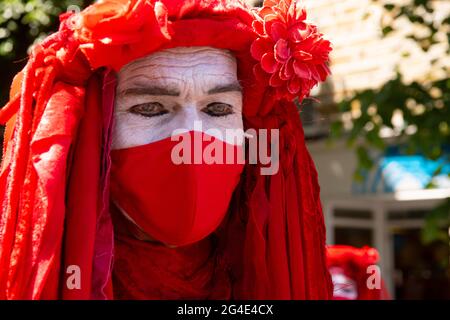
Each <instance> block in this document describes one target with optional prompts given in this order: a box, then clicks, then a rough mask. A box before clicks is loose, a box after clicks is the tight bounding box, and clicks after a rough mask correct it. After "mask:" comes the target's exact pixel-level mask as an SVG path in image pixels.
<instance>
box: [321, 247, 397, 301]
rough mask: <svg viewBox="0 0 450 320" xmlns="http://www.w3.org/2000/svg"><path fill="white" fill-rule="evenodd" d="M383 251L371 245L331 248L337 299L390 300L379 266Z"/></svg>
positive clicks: (331, 269)
mask: <svg viewBox="0 0 450 320" xmlns="http://www.w3.org/2000/svg"><path fill="white" fill-rule="evenodd" d="M378 261H379V254H378V251H377V250H376V249H375V248H371V247H368V246H365V247H362V248H355V247H352V246H346V245H334V246H329V247H328V248H327V264H328V270H329V271H330V274H331V278H332V281H333V286H334V291H333V299H334V300H388V299H390V297H389V293H388V291H387V289H386V287H385V285H384V282H383V279H382V278H381V274H380V269H379V267H378V266H377V263H378Z"/></svg>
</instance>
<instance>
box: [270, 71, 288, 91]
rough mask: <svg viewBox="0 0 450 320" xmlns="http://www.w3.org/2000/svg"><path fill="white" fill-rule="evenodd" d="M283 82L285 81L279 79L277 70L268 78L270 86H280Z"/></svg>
mask: <svg viewBox="0 0 450 320" xmlns="http://www.w3.org/2000/svg"><path fill="white" fill-rule="evenodd" d="M284 83H285V81H283V80H282V79H280V76H279V75H278V72H275V73H274V74H272V76H271V77H270V80H269V85H270V86H272V87H275V88H278V87H281V86H282V85H283V84H284Z"/></svg>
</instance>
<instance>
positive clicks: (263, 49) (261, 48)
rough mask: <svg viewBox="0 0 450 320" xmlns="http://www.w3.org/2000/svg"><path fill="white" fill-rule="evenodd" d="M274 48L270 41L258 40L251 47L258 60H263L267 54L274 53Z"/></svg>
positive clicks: (254, 56)
mask: <svg viewBox="0 0 450 320" xmlns="http://www.w3.org/2000/svg"><path fill="white" fill-rule="evenodd" d="M272 48H273V43H272V42H271V41H270V40H267V39H264V38H257V39H256V40H255V41H253V43H252V45H251V47H250V53H251V54H252V57H253V58H255V59H256V60H261V58H262V57H263V55H264V54H265V53H267V52H270V51H272Z"/></svg>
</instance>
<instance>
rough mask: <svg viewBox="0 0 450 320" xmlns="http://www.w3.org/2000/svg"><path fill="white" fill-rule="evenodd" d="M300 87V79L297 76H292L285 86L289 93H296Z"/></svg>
mask: <svg viewBox="0 0 450 320" xmlns="http://www.w3.org/2000/svg"><path fill="white" fill-rule="evenodd" d="M301 87H302V83H301V81H300V79H298V78H293V79H291V80H289V82H288V86H287V88H288V91H289V93H290V94H297V93H298V92H299V91H300V89H301Z"/></svg>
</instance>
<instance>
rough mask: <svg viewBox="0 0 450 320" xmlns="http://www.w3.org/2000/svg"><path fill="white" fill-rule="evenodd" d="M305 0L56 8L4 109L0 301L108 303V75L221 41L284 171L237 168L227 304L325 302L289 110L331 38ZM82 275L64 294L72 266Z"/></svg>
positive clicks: (316, 232)
mask: <svg viewBox="0 0 450 320" xmlns="http://www.w3.org/2000/svg"><path fill="white" fill-rule="evenodd" d="M305 19H306V12H305V11H304V9H303V8H301V6H300V4H299V3H297V2H295V1H290V0H284V1H283V0H280V1H272V0H269V1H265V3H264V8H262V9H260V10H254V9H250V8H249V7H248V6H247V5H246V4H245V3H244V2H243V1H231V0H214V1H206V0H191V1H176V0H161V1H155V0H128V1H126V0H109V1H108V0H103V1H99V2H97V3H96V4H94V5H92V6H90V7H88V8H87V9H85V10H84V11H82V12H81V13H79V14H65V15H63V16H62V17H61V26H60V30H59V31H58V32H57V33H55V34H53V35H51V36H49V37H48V38H47V39H46V40H44V41H43V42H42V43H40V44H38V45H36V46H35V47H34V48H33V50H32V52H31V55H30V57H29V61H28V63H27V65H26V67H25V68H24V70H23V71H22V72H21V73H19V74H18V75H17V76H16V78H15V79H14V81H13V85H12V87H11V99H10V101H9V103H8V104H7V105H6V106H5V107H4V108H3V109H2V110H1V111H0V122H2V123H7V128H6V133H5V143H4V150H3V162H2V166H1V172H0V201H1V205H2V211H1V217H0V298H2V299H5V298H7V299H58V298H63V299H93V298H94V299H109V298H113V288H112V284H111V271H112V268H113V253H114V237H113V228H112V222H111V214H110V208H109V198H108V197H109V185H108V183H109V171H110V157H109V153H110V137H111V127H112V114H113V102H114V86H115V71H117V70H119V69H120V68H121V66H123V65H124V64H126V63H128V62H130V61H132V60H134V59H136V58H139V57H143V56H146V55H148V54H150V53H152V52H154V51H157V50H162V49H165V48H171V47H178V46H210V47H215V48H221V49H227V50H230V51H231V52H232V53H233V54H234V55H235V57H236V59H237V61H238V77H239V80H240V82H241V84H242V85H243V88H244V104H243V105H244V123H245V126H246V128H255V129H259V128H264V129H271V128H275V129H279V130H280V170H279V172H278V173H277V174H275V175H270V176H264V175H261V174H260V170H259V169H260V165H259V164H258V165H246V169H245V171H244V174H243V178H242V182H241V184H240V186H239V187H238V189H237V190H236V192H235V196H234V199H233V201H232V204H231V205H230V212H229V215H228V219H227V220H226V221H225V222H224V225H223V227H222V228H221V230H220V246H221V250H222V252H223V256H224V257H226V258H227V259H229V261H231V262H232V264H231V265H232V272H233V275H234V276H233V298H235V299H328V298H331V293H332V285H331V280H330V277H329V274H328V272H327V269H326V259H325V228H324V221H323V216H322V210H321V204H320V199H319V186H318V183H317V173H316V170H315V167H314V164H313V162H312V160H311V157H310V155H309V153H308V151H307V149H306V146H305V142H304V135H303V130H302V126H301V122H300V119H299V114H298V110H297V108H296V106H295V104H294V103H293V102H292V100H293V98H295V97H298V98H299V100H300V101H301V100H302V99H303V98H304V97H305V96H307V95H308V94H309V91H310V89H311V88H312V87H313V86H314V85H316V84H317V83H318V82H320V81H324V80H325V78H326V77H327V75H328V74H329V69H328V67H327V64H326V63H327V62H328V53H329V51H330V50H331V48H330V44H329V42H328V41H326V40H324V39H322V37H321V34H320V33H319V32H318V31H317V28H316V27H315V26H313V25H311V24H308V23H307V22H306V21H305ZM74 265H75V266H78V267H79V268H80V269H81V270H83V273H82V278H81V288H80V289H79V290H68V289H67V287H66V285H65V284H66V280H67V273H66V271H67V270H68V268H70V266H74Z"/></svg>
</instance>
